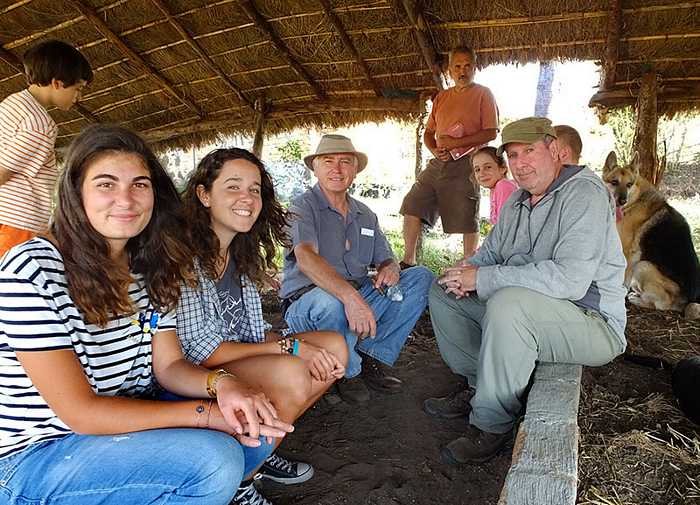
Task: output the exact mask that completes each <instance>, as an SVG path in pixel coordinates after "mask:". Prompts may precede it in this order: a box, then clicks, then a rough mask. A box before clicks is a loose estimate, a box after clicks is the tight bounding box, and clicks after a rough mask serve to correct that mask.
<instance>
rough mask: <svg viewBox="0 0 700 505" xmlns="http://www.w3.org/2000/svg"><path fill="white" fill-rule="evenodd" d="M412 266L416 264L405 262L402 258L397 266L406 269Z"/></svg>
mask: <svg viewBox="0 0 700 505" xmlns="http://www.w3.org/2000/svg"><path fill="white" fill-rule="evenodd" d="M414 266H416V265H411V264H410V263H405V262H404V261H403V260H402V261H399V268H401V270H406V269H407V268H413V267H414Z"/></svg>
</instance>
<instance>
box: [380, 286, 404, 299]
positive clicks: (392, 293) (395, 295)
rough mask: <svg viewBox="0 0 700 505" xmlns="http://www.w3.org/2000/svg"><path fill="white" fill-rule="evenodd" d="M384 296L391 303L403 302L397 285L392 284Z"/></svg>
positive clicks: (401, 292) (399, 287) (401, 293)
mask: <svg viewBox="0 0 700 505" xmlns="http://www.w3.org/2000/svg"><path fill="white" fill-rule="evenodd" d="M384 295H385V296H386V297H387V298H388V299H389V300H391V301H392V302H401V301H403V291H401V286H399V285H398V284H394V285H393V286H389V287H388V288H386V291H385V292H384Z"/></svg>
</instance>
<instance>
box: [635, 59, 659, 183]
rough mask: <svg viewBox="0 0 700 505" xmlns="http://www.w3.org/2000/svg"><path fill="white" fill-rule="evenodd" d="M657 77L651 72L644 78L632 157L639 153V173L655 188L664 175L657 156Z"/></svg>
mask: <svg viewBox="0 0 700 505" xmlns="http://www.w3.org/2000/svg"><path fill="white" fill-rule="evenodd" d="M657 77H658V76H657V74H656V73H655V72H649V73H647V74H645V75H644V77H642V85H641V87H640V89H639V97H638V98H637V127H636V128H635V130H634V140H633V141H632V156H631V157H632V158H634V153H635V152H636V153H637V162H638V164H639V173H640V174H641V175H642V176H643V177H645V178H646V179H647V180H648V181H649V182H651V183H652V184H654V185H655V186H658V185H659V183H660V182H661V175H662V174H661V173H660V171H659V168H660V167H659V163H658V161H659V160H658V157H657V154H656V135H657V127H658V123H659V115H658V112H657V92H658V88H659V84H658V80H657Z"/></svg>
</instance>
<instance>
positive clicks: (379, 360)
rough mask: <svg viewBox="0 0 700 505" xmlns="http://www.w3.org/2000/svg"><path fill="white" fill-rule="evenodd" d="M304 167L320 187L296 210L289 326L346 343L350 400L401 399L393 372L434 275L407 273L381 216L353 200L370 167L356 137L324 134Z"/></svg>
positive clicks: (288, 269) (287, 290)
mask: <svg viewBox="0 0 700 505" xmlns="http://www.w3.org/2000/svg"><path fill="white" fill-rule="evenodd" d="M304 162H305V163H306V166H307V167H309V169H311V170H312V171H313V172H314V175H315V176H316V178H317V179H318V184H316V185H315V186H314V187H313V188H311V189H309V190H308V191H306V192H305V193H304V194H302V195H301V196H300V197H298V198H297V199H295V200H294V201H293V202H292V205H291V207H290V211H291V213H292V222H291V226H290V237H291V243H292V244H291V249H289V250H287V251H285V258H284V276H283V280H282V288H281V290H280V297H281V298H282V299H283V305H284V306H285V308H286V311H285V319H286V320H287V323H288V324H289V327H290V329H291V330H292V331H294V332H295V333H296V332H303V331H311V330H332V331H337V332H338V333H340V334H342V335H344V336H345V340H346V342H347V345H348V349H349V351H350V358H349V361H348V366H347V367H346V375H345V379H344V380H342V381H340V382H339V383H338V390H339V392H340V395H341V397H342V398H343V399H344V400H346V401H349V402H362V401H367V400H368V399H369V391H368V389H367V386H369V387H371V388H373V389H374V390H378V391H380V392H385V393H394V392H397V391H398V390H400V388H401V381H400V380H399V379H398V378H396V377H393V376H391V375H389V374H388V373H387V371H386V369H385V366H386V365H388V366H392V365H393V364H394V362H395V361H396V359H397V358H398V356H399V353H400V352H401V348H402V347H403V345H404V343H405V341H406V338H407V337H408V335H409V333H410V331H411V330H412V329H413V326H414V325H415V323H416V321H417V320H418V318H419V317H420V315H421V313H422V312H423V310H424V309H425V306H426V304H427V299H428V289H429V287H430V284H431V282H432V280H433V275H432V273H431V272H430V271H429V270H428V269H427V268H424V267H416V268H411V269H407V270H405V271H401V270H400V268H399V265H398V263H397V262H396V260H395V259H394V256H393V254H392V251H391V247H390V246H389V242H388V241H387V239H386V237H385V236H384V234H383V233H382V230H381V228H380V226H379V223H378V220H377V216H376V214H375V213H374V212H372V211H371V210H370V209H369V207H367V206H366V205H365V204H363V203H361V202H359V201H358V200H355V199H354V198H352V197H351V196H349V195H348V188H349V187H350V185H351V184H352V182H353V181H354V180H355V176H356V175H357V174H358V173H359V172H361V171H362V170H364V169H365V167H366V166H367V156H366V155H365V154H364V153H361V152H359V151H357V150H356V149H355V147H354V146H353V144H352V141H351V140H350V139H349V138H347V137H344V136H342V135H324V136H323V138H322V139H321V141H320V143H319V145H318V148H317V149H316V152H315V153H313V154H311V155H309V156H306V158H304ZM370 265H375V266H376V275H374V276H373V277H370V276H368V273H369V268H370ZM396 286H398V287H396Z"/></svg>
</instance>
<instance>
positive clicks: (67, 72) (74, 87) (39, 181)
mask: <svg viewBox="0 0 700 505" xmlns="http://www.w3.org/2000/svg"><path fill="white" fill-rule="evenodd" d="M23 63H24V73H25V75H26V77H27V84H28V85H29V87H28V88H27V89H25V90H23V91H20V92H18V93H14V94H12V95H10V96H8V97H7V98H5V99H4V100H3V101H2V102H0V255H2V254H4V253H5V251H7V250H8V249H9V248H11V247H13V246H15V245H17V244H19V243H22V242H24V241H26V240H29V239H30V238H32V237H33V236H34V235H36V234H37V233H39V232H42V231H44V230H45V229H46V228H47V225H48V223H49V217H50V214H51V195H52V194H53V190H54V186H55V184H56V178H57V175H58V174H57V171H56V157H55V154H54V143H55V142H56V136H57V133H58V130H57V127H56V123H54V121H53V119H51V116H49V114H48V112H47V111H46V109H48V108H49V107H58V108H59V109H61V110H65V111H67V110H69V109H70V108H71V107H72V106H73V104H74V103H75V102H77V100H78V98H80V92H81V91H82V89H83V88H84V87H85V85H86V84H88V83H89V82H90V81H92V69H91V68H90V63H89V62H88V61H87V60H86V59H85V57H84V56H83V55H82V54H80V52H79V51H78V50H77V49H75V48H74V47H72V46H71V45H69V44H66V43H65V42H61V41H58V40H49V41H46V42H42V43H40V44H38V45H36V46H34V47H32V48H31V49H29V50H28V51H27V52H26V53H25V54H24V58H23Z"/></svg>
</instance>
